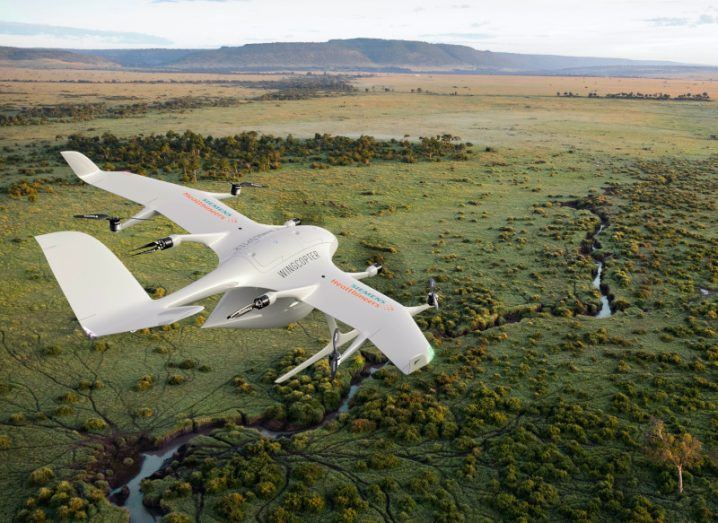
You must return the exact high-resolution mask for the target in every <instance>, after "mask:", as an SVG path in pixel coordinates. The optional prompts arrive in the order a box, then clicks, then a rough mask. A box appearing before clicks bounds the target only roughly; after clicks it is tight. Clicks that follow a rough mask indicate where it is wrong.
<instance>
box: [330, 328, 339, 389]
mask: <svg viewBox="0 0 718 523" xmlns="http://www.w3.org/2000/svg"><path fill="white" fill-rule="evenodd" d="M339 334H340V333H339V329H334V334H332V345H333V347H334V350H333V351H332V355H331V356H330V357H329V367H330V369H331V377H330V379H332V380H333V379H334V376H336V375H337V369H338V368H339V350H338V349H337V345H338V344H339Z"/></svg>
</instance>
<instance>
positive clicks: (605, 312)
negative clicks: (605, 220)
mask: <svg viewBox="0 0 718 523" xmlns="http://www.w3.org/2000/svg"><path fill="white" fill-rule="evenodd" d="M602 232H603V224H601V225H600V226H599V227H598V230H597V231H596V234H594V235H593V239H594V244H593V246H592V247H591V252H593V251H595V250H596V242H597V238H598V235H599V234H601V233H602ZM602 276H603V262H602V261H597V262H596V277H595V278H594V279H593V286H594V287H595V288H596V289H598V292H600V293H601V310H600V311H598V314H596V318H608V317H609V316H610V315H611V304H610V303H609V301H608V296H606V295H605V294H604V293H603V290H602V289H601V277H602Z"/></svg>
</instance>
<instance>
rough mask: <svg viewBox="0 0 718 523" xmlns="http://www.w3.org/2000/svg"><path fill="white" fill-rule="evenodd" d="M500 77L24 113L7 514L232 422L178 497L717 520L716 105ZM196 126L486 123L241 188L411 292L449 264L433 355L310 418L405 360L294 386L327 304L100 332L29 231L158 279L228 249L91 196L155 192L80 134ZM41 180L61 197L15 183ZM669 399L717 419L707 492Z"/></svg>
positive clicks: (710, 423) (4, 240) (300, 513)
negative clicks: (656, 440)
mask: <svg viewBox="0 0 718 523" xmlns="http://www.w3.org/2000/svg"><path fill="white" fill-rule="evenodd" d="M417 82H420V79H417ZM500 94H501V93H496V95H497V96H471V97H468V96H444V95H427V94H411V93H404V92H402V93H398V92H397V93H394V92H386V93H376V92H369V93H365V92H361V91H360V92H357V93H355V94H353V95H350V96H337V97H328V98H316V99H308V100H293V101H261V102H258V101H255V102H251V103H242V104H240V105H237V106H233V107H227V108H218V107H204V108H198V109H194V110H191V111H186V112H183V113H157V114H154V113H150V114H145V115H140V116H136V117H131V118H122V119H95V120H89V121H82V122H74V123H48V124H45V125H32V126H24V127H16V128H4V129H3V133H2V138H1V139H0V148H2V150H3V151H4V152H3V157H4V158H3V163H2V168H3V171H2V180H0V187H3V188H4V190H5V191H6V192H7V191H10V188H11V187H13V186H14V187H15V188H16V190H15V194H14V196H11V195H9V194H3V195H0V242H1V245H2V248H1V249H0V270H1V271H2V274H3V285H2V286H0V304H1V305H2V315H1V317H0V460H2V462H3V463H4V464H5V466H4V471H3V474H0V492H2V494H3V495H2V496H1V497H0V499H1V501H0V519H2V520H9V519H12V518H14V517H17V518H19V519H25V520H39V519H40V518H41V514H40V511H42V514H44V515H46V517H47V518H49V519H52V518H58V519H59V518H60V517H65V518H66V519H72V518H76V519H79V518H82V517H83V515H84V516H85V517H89V518H90V519H91V520H93V521H124V520H126V518H127V515H126V513H125V512H123V511H122V510H120V509H118V508H116V507H114V506H113V505H111V504H110V503H109V502H108V501H107V500H106V497H105V496H106V494H107V492H108V484H112V485H113V486H114V485H116V484H118V483H121V482H122V481H121V478H123V477H125V476H127V474H129V473H131V472H132V470H133V467H134V469H136V466H137V463H136V457H137V452H138V451H139V450H140V449H143V448H147V447H148V446H151V445H152V444H153V443H155V442H161V441H163V440H165V439H167V438H169V437H171V436H172V435H174V434H177V433H179V432H182V431H190V430H195V429H198V428H200V427H202V426H208V425H211V424H216V425H217V426H219V428H217V429H216V430H215V431H214V432H211V433H207V434H205V435H203V436H200V437H199V438H197V439H195V440H193V441H192V443H191V444H190V445H189V446H188V447H187V448H186V449H184V450H183V452H182V454H181V456H179V457H178V458H177V459H176V460H175V461H173V462H172V464H171V466H170V467H169V468H168V469H167V470H166V474H165V475H164V477H162V478H159V479H153V480H151V481H148V482H146V484H145V486H144V490H145V497H146V499H147V501H148V502H149V503H152V504H154V505H155V506H157V507H160V508H161V510H162V511H163V512H164V513H165V514H167V515H166V516H165V518H166V519H167V520H168V521H177V522H179V521H194V520H198V521H222V520H228V519H229V520H243V519H247V520H250V519H251V520H259V521H294V520H297V519H307V520H312V521H337V520H340V521H354V520H356V521H417V520H438V521H480V520H497V519H499V520H507V521H515V520H534V519H537V520H596V521H598V520H615V519H623V520H630V521H661V520H665V521H676V520H693V519H694V520H702V521H710V520H712V519H714V518H715V517H716V515H718V463H717V462H716V460H715V457H714V456H712V454H715V452H716V451H717V450H718V436H717V434H718V414H716V413H717V412H718V385H716V384H717V383H718V298H717V296H718V294H717V293H716V291H718V209H717V207H716V202H717V201H718V142H716V141H715V140H711V139H710V135H711V134H713V135H714V134H716V133H717V132H718V128H716V124H715V122H716V121H718V120H717V119H716V116H718V108H717V106H718V104H715V103H670V104H669V103H662V102H652V101H630V100H604V99H601V100H589V99H563V98H553V97H545V96H538V95H536V96H516V95H512V96H498V95H500ZM228 95H229V94H228ZM186 129H191V130H192V131H194V132H196V133H200V134H204V135H213V136H225V135H230V134H234V133H238V132H240V131H243V130H258V131H260V132H264V133H271V134H275V135H279V136H285V135H287V134H289V133H291V134H293V135H294V136H296V137H311V136H314V134H315V133H331V134H341V135H348V136H359V135H362V134H365V135H372V136H375V137H377V138H379V139H382V138H397V139H401V138H402V137H403V136H405V135H409V139H410V140H411V139H418V138H419V136H427V135H435V134H443V133H451V134H453V135H458V136H460V137H461V138H462V139H463V140H464V141H466V142H471V143H473V146H472V147H471V148H470V151H471V152H470V153H469V155H468V159H466V160H456V159H452V158H450V157H446V158H444V159H443V160H441V161H426V160H419V161H417V162H416V163H405V162H402V161H398V160H397V161H386V160H385V161H379V160H375V161H371V162H369V164H368V165H364V164H360V163H352V164H351V165H345V166H332V167H329V168H322V169H313V168H311V167H310V163H311V162H310V161H309V160H306V161H296V162H292V163H287V162H283V163H282V166H281V167H280V168H278V169H273V170H269V171H262V172H252V173H248V174H245V178H246V179H252V180H254V181H259V182H262V183H264V184H266V185H267V186H268V187H267V188H266V189H263V190H254V191H250V190H246V191H244V192H243V193H242V195H241V197H240V198H238V199H237V200H236V201H230V202H229V203H230V205H232V206H234V207H235V208H237V209H238V210H239V211H240V212H243V213H245V214H247V215H248V216H249V217H251V218H253V219H255V220H257V221H263V222H271V223H281V222H282V221H284V220H286V219H288V218H291V217H300V218H302V219H303V220H304V221H305V223H316V224H319V225H321V226H323V227H326V228H327V229H329V230H331V231H333V232H334V233H335V234H337V236H338V237H339V239H340V247H339V250H338V252H337V255H336V257H335V261H336V263H337V265H339V266H340V267H342V268H344V269H346V270H353V269H361V268H363V267H364V266H365V265H366V264H367V263H369V262H371V261H376V260H379V261H381V262H382V263H383V264H384V266H385V267H386V271H385V272H384V273H383V275H382V276H380V277H378V278H376V279H375V280H374V281H369V282H368V283H369V284H370V285H374V286H376V287H377V288H378V289H380V290H381V291H383V292H386V293H388V294H390V295H391V296H393V297H396V298H397V299H400V300H401V301H402V302H403V303H405V304H418V303H421V302H422V301H423V299H424V296H425V286H426V280H427V278H428V277H429V276H434V277H436V279H437V281H438V285H439V291H440V293H441V296H442V308H441V310H440V311H439V312H437V313H431V314H427V315H426V316H424V317H422V318H421V319H420V320H419V322H420V325H421V326H422V328H424V329H425V331H426V332H427V336H428V337H429V338H430V340H431V341H432V344H433V345H434V346H435V348H436V358H435V359H434V361H433V362H432V364H431V365H430V366H428V367H427V368H426V369H424V370H422V371H420V372H418V373H416V374H414V375H412V376H408V377H407V376H403V375H401V374H400V373H399V372H398V371H397V370H396V369H395V368H393V367H392V366H391V365H387V366H385V367H383V368H382V369H381V370H379V371H378V372H376V373H375V374H373V375H372V377H370V378H366V379H364V380H363V381H362V383H361V387H360V390H359V393H358V394H357V395H356V397H355V398H354V400H353V401H352V402H351V404H350V408H349V410H348V412H346V413H342V414H339V415H338V416H330V419H329V420H327V421H326V422H324V423H321V426H320V427H319V428H312V427H314V426H316V425H318V424H320V422H322V420H323V419H324V417H325V416H326V415H327V414H330V413H332V412H333V411H334V410H336V408H337V406H338V404H339V400H340V398H341V397H343V396H344V395H346V393H347V391H348V389H349V385H350V382H351V381H352V380H357V379H359V377H360V374H361V373H362V369H363V367H364V365H365V363H367V362H369V361H376V360H378V359H379V358H380V355H379V354H378V353H377V352H375V350H374V349H372V348H368V349H367V350H366V351H365V352H364V353H363V354H362V356H359V357H357V359H356V360H355V361H353V362H352V363H351V364H349V365H347V367H346V368H344V367H342V368H341V370H340V372H339V374H338V376H337V379H336V380H335V381H334V382H332V381H330V380H329V377H328V368H327V366H326V365H322V364H320V365H318V366H317V367H316V368H315V369H314V370H311V371H309V372H308V373H306V375H304V376H301V377H300V378H298V379H295V380H293V381H292V382H290V383H289V384H288V385H287V386H282V387H277V386H275V385H273V383H272V379H273V377H276V376H277V375H278V374H279V373H281V372H282V371H284V370H285V369H287V368H288V367H289V366H290V365H292V364H295V363H296V362H298V361H300V360H301V359H303V358H304V357H306V355H309V354H311V353H312V352H314V351H315V350H317V349H318V348H319V347H320V346H322V345H323V344H324V343H325V342H326V341H327V340H328V333H327V331H326V325H325V323H324V322H323V318H322V317H321V315H319V314H317V313H313V314H312V315H310V316H309V317H308V318H307V319H305V320H303V321H302V322H300V324H298V325H291V326H290V327H289V328H287V329H276V330H266V331H252V330H250V331H245V330H238V331H233V330H212V329H200V326H201V322H202V317H200V318H199V319H196V318H193V319H189V320H185V321H183V322H181V323H179V324H175V325H172V326H170V327H167V328H159V329H152V330H150V331H143V332H136V333H133V334H124V335H118V336H112V337H109V338H103V339H100V340H95V341H91V340H88V339H87V338H86V337H85V336H84V334H83V333H82V331H81V329H80V328H79V325H78V324H77V322H76V321H75V320H74V317H73V314H72V311H71V310H70V308H69V306H68V304H67V303H66V301H65V299H64V297H63V295H62V293H61V291H60V289H59V287H58V285H57V283H56V282H55V280H54V278H53V276H52V273H51V271H50V269H49V267H48V266H47V264H46V262H45V260H44V258H43V256H42V253H41V251H40V249H39V247H38V245H37V244H36V243H35V241H34V240H33V236H35V235H38V234H43V233H47V232H52V231H57V230H81V231H85V232H88V233H90V234H92V235H94V236H96V237H97V238H98V239H100V240H101V241H102V242H103V243H105V244H106V245H107V246H108V247H109V248H110V249H111V250H112V251H113V252H115V253H116V254H117V255H118V256H119V257H120V259H121V260H122V261H123V262H124V263H125V264H126V265H127V266H128V268H129V269H130V271H131V272H132V273H133V274H134V275H135V276H136V277H137V279H138V280H139V281H140V283H141V284H142V285H143V286H145V287H146V288H147V289H149V290H150V291H151V292H152V293H154V294H155V295H156V296H160V295H162V294H163V293H166V292H172V291H173V290H176V289H179V288H181V287H182V286H183V285H186V284H187V283H189V282H190V281H192V280H193V279H195V278H197V276H199V275H201V274H204V273H206V272H207V271H209V270H211V269H212V268H213V267H214V264H215V257H214V255H213V254H212V253H211V252H210V251H208V250H207V249H204V248H203V247H201V246H196V245H192V244H190V245H187V246H185V245H183V246H182V248H181V249H176V250H174V249H173V250H170V251H168V252H163V253H160V254H156V255H152V256H138V257H132V256H130V255H129V251H130V250H131V249H132V248H134V247H137V246H139V245H142V244H144V243H147V242H148V241H151V240H154V239H157V238H159V237H162V236H166V235H168V234H171V233H173V232H179V229H178V227H177V226H175V225H174V224H172V223H171V222H169V221H167V220H165V219H164V218H160V219H156V220H153V221H152V222H148V223H146V224H141V225H137V226H135V227H133V228H132V229H129V230H127V231H123V232H122V233H121V234H117V235H116V234H112V233H110V232H109V231H107V230H106V226H105V225H104V224H103V223H98V222H91V221H78V220H74V219H73V218H72V215H73V214H75V213H84V212H111V213H113V214H117V215H120V216H126V215H129V214H130V213H132V212H133V211H135V210H136V209H137V206H136V205H134V204H132V203H130V202H125V201H123V200H121V199H120V198H118V197H115V196H113V195H111V194H108V193H104V192H102V191H100V190H97V189H95V188H92V187H90V186H88V185H82V184H79V183H77V182H76V181H75V180H74V179H73V177H72V175H71V173H70V172H69V169H68V168H67V167H65V166H64V165H63V164H62V163H61V162H60V159H59V157H58V154H57V151H58V148H62V146H63V143H64V142H65V141H66V139H67V136H69V135H70V134H72V133H76V132H80V133H82V134H83V135H86V136H95V135H101V134H102V133H103V132H105V131H109V132H112V133H114V134H115V135H117V136H118V137H120V138H123V139H124V138H130V137H132V136H136V135H139V134H144V135H148V134H150V133H165V132H167V131H169V130H175V131H177V132H183V131H184V130H186ZM10 157H14V158H15V159H13V160H9V158H10ZM117 167H118V168H119V167H122V166H121V165H118V166H117ZM148 174H149V175H154V174H156V173H148ZM160 175H161V176H162V177H165V178H167V179H170V180H173V181H179V180H180V178H181V173H180V172H169V173H160ZM36 179H37V180H41V181H39V182H38V184H37V188H38V190H37V194H35V191H32V190H31V191H28V190H27V189H18V187H19V186H18V185H17V184H18V182H21V181H26V182H32V181H33V180H36ZM42 180H44V181H42ZM48 180H54V181H48ZM227 183H228V182H226V181H219V180H217V179H207V178H206V177H204V176H203V175H200V176H199V180H198V181H197V182H196V183H194V182H193V183H192V184H193V185H194V186H197V187H200V188H203V189H208V190H212V191H221V190H225V188H226V186H227ZM11 192H12V191H11ZM28 194H29V195H30V196H29V197H28ZM601 218H603V220H604V222H605V223H604V225H605V226H606V229H605V230H604V232H603V233H602V234H601V236H600V237H599V241H600V248H599V249H598V250H597V251H596V252H595V253H594V255H595V256H596V257H598V258H600V259H603V260H604V261H605V277H604V280H603V282H604V284H606V285H607V289H608V293H609V295H610V296H611V298H612V303H613V308H614V312H615V314H614V315H613V316H611V317H610V318H607V319H596V318H594V317H593V314H594V313H595V312H596V310H597V308H598V307H599V295H598V293H597V291H596V290H595V289H594V288H593V287H592V285H591V282H592V279H593V277H594V271H595V260H594V259H593V258H592V257H591V256H590V255H589V254H588V250H589V247H590V244H591V237H592V236H593V234H594V233H595V232H596V230H597V228H598V226H599V223H600V222H601ZM699 288H703V289H706V290H708V291H711V292H712V294H710V295H708V296H705V295H703V294H702V293H701V292H700V291H699ZM216 301H217V298H216V297H215V298H210V299H207V300H205V301H204V302H202V304H203V305H205V306H206V307H207V309H208V310H211V308H212V307H213V306H214V305H215V303H216ZM652 417H657V418H660V419H662V420H664V421H665V422H666V424H667V426H668V427H669V429H670V430H671V431H672V432H674V433H677V434H678V433H682V432H686V431H687V432H690V433H691V434H693V435H694V436H696V437H698V438H699V439H700V440H701V441H702V442H703V444H704V450H705V452H704V456H705V459H704V460H703V461H702V462H701V463H700V464H699V465H696V466H693V467H691V468H689V469H688V470H686V471H685V472H684V480H685V492H684V494H683V495H682V496H679V495H678V494H677V478H676V474H675V468H672V467H671V466H668V465H661V464H656V463H653V462H651V461H650V460H649V459H648V457H647V455H646V452H645V443H644V440H643V434H644V432H645V430H646V428H647V426H648V424H649V421H650V419H651V418H652ZM257 423H260V424H264V425H265V426H271V427H273V428H278V429H286V430H289V429H291V430H298V429H306V430H300V431H299V432H297V433H296V434H295V435H293V436H286V437H281V438H279V439H277V440H267V439H265V438H261V437H260V434H259V433H258V432H257V431H256V430H254V429H252V428H247V427H248V426H249V425H255V424H257ZM220 425H221V426H220ZM33 518H34V519H33Z"/></svg>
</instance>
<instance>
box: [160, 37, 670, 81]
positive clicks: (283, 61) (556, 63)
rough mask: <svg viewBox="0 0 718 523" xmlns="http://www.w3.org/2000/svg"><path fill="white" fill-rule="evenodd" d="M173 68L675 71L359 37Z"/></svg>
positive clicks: (259, 49) (238, 50)
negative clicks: (588, 68) (637, 68)
mask: <svg viewBox="0 0 718 523" xmlns="http://www.w3.org/2000/svg"><path fill="white" fill-rule="evenodd" d="M164 65H165V66H167V67H171V68H173V69H185V70H186V69H199V70H222V69H224V70H227V69H239V70H242V69H257V70H260V69H262V70H272V69H362V70H366V69H369V70H372V69H374V70H398V69H402V70H411V71H464V72H499V73H516V72H519V73H529V72H531V73H536V72H543V73H546V72H559V71H561V70H562V69H569V68H577V67H609V66H611V67H617V66H623V67H626V66H629V67H630V66H641V67H643V66H649V65H650V66H659V67H660V66H671V65H672V66H675V65H678V64H675V63H672V62H656V61H653V62H648V61H637V60H626V59H620V58H585V57H570V56H553V55H524V54H516V53H494V52H491V51H480V50H477V49H474V48H472V47H468V46H464V45H451V44H431V43H427V42H414V41H406V40H382V39H373V38H354V39H350V40H329V41H328V42H321V43H314V42H308V43H307V42H289V43H266V44H247V45H243V46H240V47H221V48H220V49H211V50H206V51H197V52H194V53H190V54H187V55H185V56H184V57H182V58H180V59H179V60H176V61H173V62H168V63H165V64H164Z"/></svg>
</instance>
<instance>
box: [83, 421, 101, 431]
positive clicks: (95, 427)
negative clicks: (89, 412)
mask: <svg viewBox="0 0 718 523" xmlns="http://www.w3.org/2000/svg"><path fill="white" fill-rule="evenodd" d="M82 427H83V428H84V429H85V430H86V431H87V432H101V431H103V430H105V429H106V428H107V422H105V420H103V419H102V418H89V419H87V420H85V423H83V425H82Z"/></svg>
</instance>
